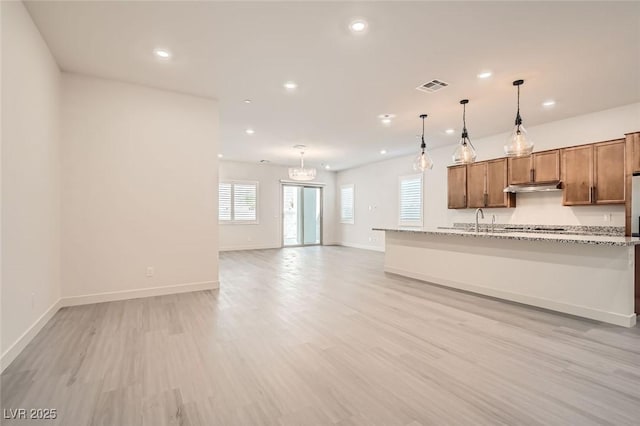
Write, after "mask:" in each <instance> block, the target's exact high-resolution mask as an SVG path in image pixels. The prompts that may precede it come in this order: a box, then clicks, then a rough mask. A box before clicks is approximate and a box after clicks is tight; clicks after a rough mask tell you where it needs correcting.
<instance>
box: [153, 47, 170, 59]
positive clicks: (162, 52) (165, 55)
mask: <svg viewBox="0 0 640 426" xmlns="http://www.w3.org/2000/svg"><path fill="white" fill-rule="evenodd" d="M153 53H155V55H156V56H157V57H158V58H160V59H169V58H170V57H171V52H169V51H168V50H166V49H156V50H154V51H153Z"/></svg>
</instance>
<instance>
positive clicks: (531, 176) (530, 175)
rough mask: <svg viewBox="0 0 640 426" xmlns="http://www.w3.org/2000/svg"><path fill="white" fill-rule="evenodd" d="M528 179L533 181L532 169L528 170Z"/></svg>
mask: <svg viewBox="0 0 640 426" xmlns="http://www.w3.org/2000/svg"><path fill="white" fill-rule="evenodd" d="M529 181H530V182H533V169H531V170H529Z"/></svg>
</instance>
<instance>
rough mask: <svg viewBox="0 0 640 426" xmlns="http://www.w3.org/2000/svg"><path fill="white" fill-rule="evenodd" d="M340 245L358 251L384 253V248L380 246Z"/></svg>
mask: <svg viewBox="0 0 640 426" xmlns="http://www.w3.org/2000/svg"><path fill="white" fill-rule="evenodd" d="M338 245H341V246H343V247H351V248H357V249H362V250H371V251H379V252H382V253H384V246H383V247H379V246H370V245H367V244H356V243H339V244H338Z"/></svg>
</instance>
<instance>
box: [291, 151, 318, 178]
mask: <svg viewBox="0 0 640 426" xmlns="http://www.w3.org/2000/svg"><path fill="white" fill-rule="evenodd" d="M315 178H316V169H314V168H313V167H310V168H306V169H305V167H304V151H303V152H301V153H300V167H289V179H291V180H299V181H309V180H314V179H315Z"/></svg>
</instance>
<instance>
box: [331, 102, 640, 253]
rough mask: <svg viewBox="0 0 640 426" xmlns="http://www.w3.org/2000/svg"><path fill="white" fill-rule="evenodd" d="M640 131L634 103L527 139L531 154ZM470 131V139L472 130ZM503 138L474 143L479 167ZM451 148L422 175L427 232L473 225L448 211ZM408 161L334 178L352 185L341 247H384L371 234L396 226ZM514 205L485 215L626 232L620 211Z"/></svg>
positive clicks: (536, 199) (528, 201)
mask: <svg viewBox="0 0 640 426" xmlns="http://www.w3.org/2000/svg"><path fill="white" fill-rule="evenodd" d="M525 118H526V117H525ZM525 124H526V123H525ZM639 130H640V103H637V104H632V105H627V106H622V107H619V108H614V109H610V110H606V111H600V112H597V113H593V114H587V115H582V116H578V117H573V118H569V119H566V120H560V121H556V122H551V123H547V124H543V125H539V126H534V127H531V128H528V133H529V136H530V137H531V139H532V140H533V141H534V143H535V151H543V150H545V149H552V148H559V147H565V146H572V145H580V144H585V143H591V142H598V141H604V140H610V139H618V138H623V137H624V134H625V133H629V132H635V131H639ZM470 131H471V135H472V136H473V127H471V128H470ZM506 138H507V133H506V132H505V133H504V134H500V135H495V136H491V137H487V138H483V139H477V140H475V139H474V140H473V143H474V145H475V147H476V150H477V152H478V161H482V160H488V159H491V158H499V157H502V156H504V154H503V146H504V143H505V141H506ZM454 148H455V147H454V146H447V147H442V148H438V149H434V150H433V151H432V152H431V155H432V157H433V160H434V162H435V165H434V167H433V170H430V171H427V172H425V174H424V227H425V228H433V227H437V226H448V225H449V226H450V225H451V224H453V223H454V222H473V221H474V211H473V210H471V209H468V210H449V209H447V166H448V165H450V164H451V154H452V153H453V149H454ZM416 149H417V146H416ZM412 160H413V159H412V158H411V157H401V158H394V159H390V160H387V161H381V162H378V163H374V164H369V165H365V166H362V167H359V168H355V169H350V170H345V171H341V172H339V173H338V174H337V180H336V184H337V186H338V187H339V186H340V185H343V184H355V208H356V213H355V216H356V220H355V224H353V225H346V224H340V225H339V229H338V239H339V241H340V243H341V244H345V245H351V246H355V247H365V248H373V249H382V248H383V247H384V235H383V233H381V232H374V231H371V228H372V227H378V226H379V227H397V226H398V220H397V215H398V208H397V205H398V188H397V187H398V176H400V175H403V174H411V173H413V171H412V169H411V164H412ZM620 167H623V165H622V164H621V165H620ZM516 205H517V207H516V208H513V209H484V210H485V215H487V214H488V216H489V217H490V215H491V214H495V215H496V216H497V220H498V223H512V224H558V225H607V226H609V225H612V226H624V206H619V205H614V206H580V207H565V206H562V193H561V192H555V193H545V194H542V193H532V194H518V195H517V204H516ZM369 206H371V208H369ZM605 214H607V215H608V214H611V221H605ZM485 220H488V219H485Z"/></svg>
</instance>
